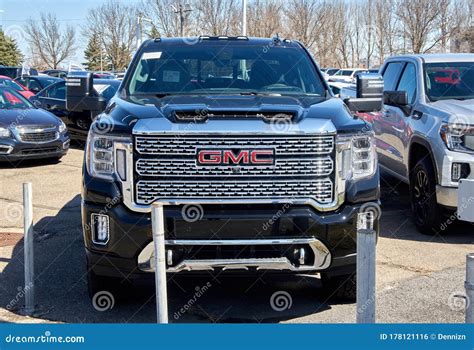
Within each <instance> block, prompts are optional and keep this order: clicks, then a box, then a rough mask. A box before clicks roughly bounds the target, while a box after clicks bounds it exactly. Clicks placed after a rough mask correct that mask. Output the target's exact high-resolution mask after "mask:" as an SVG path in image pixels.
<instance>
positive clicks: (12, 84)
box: [0, 79, 24, 91]
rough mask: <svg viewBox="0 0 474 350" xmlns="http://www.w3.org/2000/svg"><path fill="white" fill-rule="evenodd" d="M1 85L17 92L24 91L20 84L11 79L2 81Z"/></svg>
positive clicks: (0, 81)
mask: <svg viewBox="0 0 474 350" xmlns="http://www.w3.org/2000/svg"><path fill="white" fill-rule="evenodd" d="M0 84H1V85H4V86H6V87H9V88H12V89H14V90H16V91H23V90H24V89H23V88H22V87H21V86H20V85H18V83H16V82H14V81H13V80H10V79H0Z"/></svg>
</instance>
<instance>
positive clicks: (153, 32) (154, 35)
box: [148, 26, 160, 39]
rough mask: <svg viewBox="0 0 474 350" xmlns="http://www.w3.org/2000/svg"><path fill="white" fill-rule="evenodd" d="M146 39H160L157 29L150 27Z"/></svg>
mask: <svg viewBox="0 0 474 350" xmlns="http://www.w3.org/2000/svg"><path fill="white" fill-rule="evenodd" d="M148 37H149V38H150V39H156V38H159V37H160V32H159V31H158V28H156V27H155V26H152V27H151V29H150V32H149V33H148Z"/></svg>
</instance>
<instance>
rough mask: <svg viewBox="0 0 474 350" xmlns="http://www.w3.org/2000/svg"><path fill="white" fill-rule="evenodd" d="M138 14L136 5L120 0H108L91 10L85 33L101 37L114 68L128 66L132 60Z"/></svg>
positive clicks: (89, 35)
mask: <svg viewBox="0 0 474 350" xmlns="http://www.w3.org/2000/svg"><path fill="white" fill-rule="evenodd" d="M138 15H139V14H138V11H137V9H136V8H135V7H134V6H127V5H124V4H122V3H121V2H119V1H118V0H108V1H107V2H106V3H104V4H103V5H100V6H98V7H96V8H93V9H91V10H89V13H88V16H87V20H88V26H87V28H86V29H85V32H84V34H85V35H86V36H88V37H91V36H92V35H98V36H99V37H100V38H101V40H102V45H103V47H104V49H105V52H106V53H107V55H108V58H109V59H110V62H111V64H112V68H113V69H123V68H126V67H127V65H128V64H129V62H130V60H131V54H132V51H133V48H134V43H135V29H136V21H137V16H138Z"/></svg>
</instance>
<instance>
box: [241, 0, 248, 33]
mask: <svg viewBox="0 0 474 350" xmlns="http://www.w3.org/2000/svg"><path fill="white" fill-rule="evenodd" d="M242 35H243V36H247V0H242Z"/></svg>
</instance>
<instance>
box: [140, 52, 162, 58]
mask: <svg viewBox="0 0 474 350" xmlns="http://www.w3.org/2000/svg"><path fill="white" fill-rule="evenodd" d="M160 57H161V51H158V52H145V53H144V54H143V55H142V60H159V59H160Z"/></svg>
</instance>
